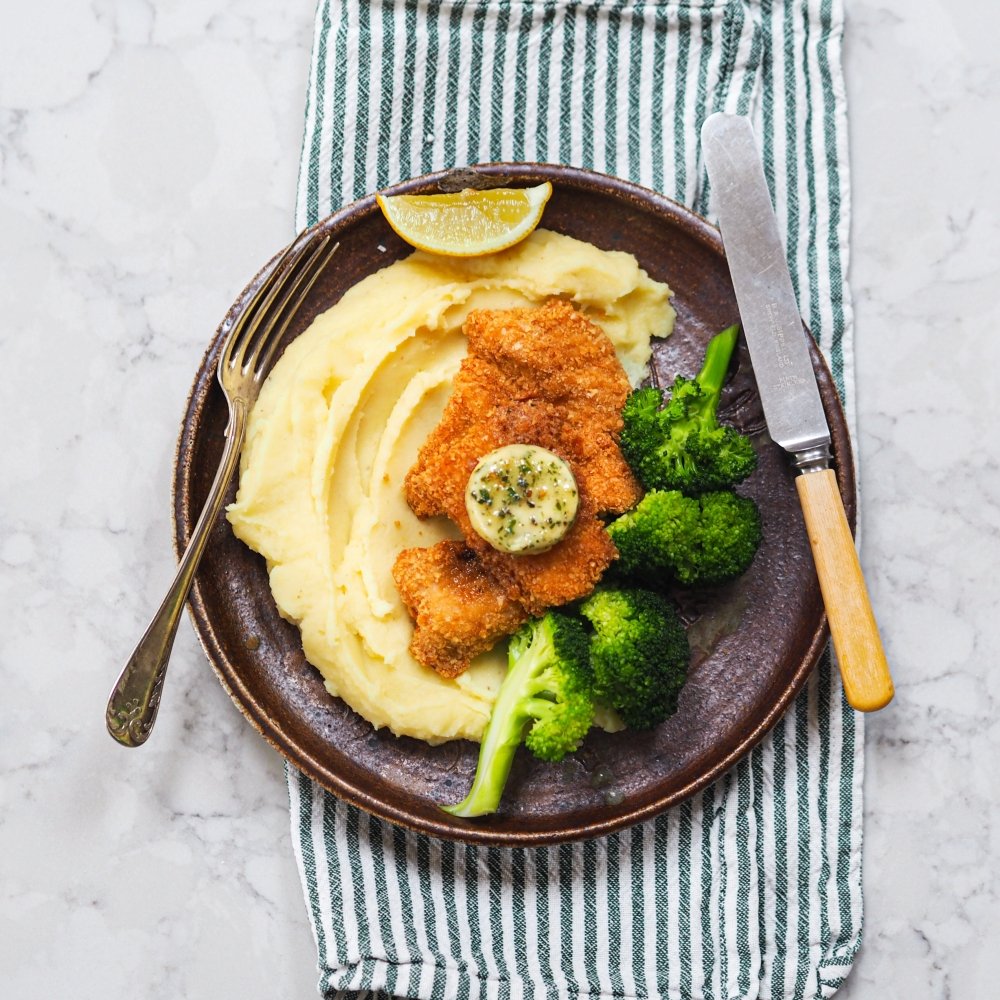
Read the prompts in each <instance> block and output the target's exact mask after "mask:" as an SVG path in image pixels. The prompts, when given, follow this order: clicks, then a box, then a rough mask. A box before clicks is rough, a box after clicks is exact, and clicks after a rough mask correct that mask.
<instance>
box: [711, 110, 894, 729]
mask: <svg viewBox="0 0 1000 1000" xmlns="http://www.w3.org/2000/svg"><path fill="white" fill-rule="evenodd" d="M701 142H702V152H703V155H704V158H705V167H706V169H707V171H708V179H709V182H710V184H711V193H712V203H713V206H714V207H715V210H716V213H717V215H718V219H719V229H720V230H721V232H722V242H723V246H724V248H725V252H726V259H727V261H728V264H729V270H730V274H731V276H732V279H733V288H734V290H735V292H736V304H737V307H738V308H739V313H740V323H741V325H742V327H743V333H744V336H745V337H746V341H747V347H748V348H749V351H750V363H751V365H752V366H753V370H754V375H755V377H756V380H757V387H758V390H759V393H760V400H761V405H762V407H763V410H764V418H765V420H766V421H767V429H768V433H769V434H770V435H771V438H772V440H773V441H775V442H776V443H777V444H778V445H780V446H781V447H782V448H784V449H785V450H786V451H787V452H789V454H790V455H791V461H792V464H793V465H794V466H795V467H796V469H798V471H799V475H798V477H797V479H796V481H795V483H796V489H797V492H798V495H799V500H800V502H801V505H802V513H803V518H804V520H805V526H806V531H807V534H808V536H809V543H810V547H811V549H812V553H813V559H814V561H815V564H816V573H817V576H818V578H819V584H820V591H821V593H822V595H823V603H824V605H825V607H826V615H827V620H828V622H829V625H830V636H831V639H832V640H833V647H834V650H835V652H836V655H837V662H838V664H839V666H840V672H841V676H842V678H843V681H844V692H845V694H846V695H847V700H848V702H849V703H850V704H851V705H852V706H853V707H854V708H856V709H858V710H860V711H864V712H872V711H876V710H877V709H880V708H882V707H884V706H885V705H887V704H888V703H889V701H891V699H892V696H893V693H894V689H893V683H892V678H891V676H890V673H889V666H888V663H887V661H886V657H885V651H884V649H883V646H882V640H881V637H880V635H879V631H878V625H877V624H876V622H875V616H874V614H873V612H872V608H871V601H870V599H869V597H868V590H867V587H866V586H865V581H864V577H863V575H862V572H861V565H860V562H859V561H858V555H857V550H856V548H855V545H854V538H853V536H852V534H851V529H850V526H849V525H848V523H847V516H846V514H845V512H844V504H843V500H842V498H841V496H840V490H839V489H838V487H837V479H836V475H835V473H834V471H833V469H831V468H830V462H831V455H830V428H829V425H828V424H827V421H826V415H825V414H824V412H823V403H822V400H821V399H820V395H819V387H818V386H817V384H816V376H815V373H814V371H813V366H812V360H811V359H810V356H809V350H808V347H807V342H806V337H807V336H808V334H807V332H806V330H805V328H804V326H803V323H802V316H801V314H800V313H799V307H798V304H797V302H796V299H795V289H794V286H793V285H792V278H791V274H790V273H789V270H788V264H787V262H786V257H785V248H784V244H783V243H782V240H781V234H780V231H779V228H778V220H777V218H776V216H775V214H774V207H773V206H772V204H771V194H770V191H769V189H768V186H767V180H766V178H765V176H764V167H763V163H762V161H761V157H760V152H759V151H758V147H757V142H756V139H755V137H754V133H753V128H752V126H751V125H750V121H749V119H747V118H744V117H742V116H739V115H730V114H724V113H716V114H713V115H710V116H709V117H708V118H707V119H706V120H705V123H704V124H703V126H702V129H701Z"/></svg>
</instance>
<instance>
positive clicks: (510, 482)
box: [465, 444, 579, 555]
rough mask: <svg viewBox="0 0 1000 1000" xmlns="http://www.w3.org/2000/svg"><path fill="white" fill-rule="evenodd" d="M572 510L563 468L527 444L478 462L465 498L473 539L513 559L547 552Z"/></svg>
mask: <svg viewBox="0 0 1000 1000" xmlns="http://www.w3.org/2000/svg"><path fill="white" fill-rule="evenodd" d="M578 504H579V494H578V491H577V486H576V479H575V478H574V476H573V472H572V470H571V469H570V467H569V465H567V464H566V462H564V461H563V460H562V459H561V458H560V457H559V456H558V455H555V454H553V453H552V452H551V451H547V450H546V449H545V448H539V447H538V446H537V445H529V444H509V445H505V446H504V447H503V448H498V449H497V450H496V451H491V452H490V453H489V454H488V455H485V456H484V457H483V458H481V459H480V460H479V462H478V463H477V465H476V467H475V469H473V470H472V475H471V476H470V477H469V485H468V487H467V489H466V494H465V508H466V510H467V511H468V514H469V520H470V521H471V522H472V527H473V528H474V529H475V530H476V533H477V534H478V535H480V536H481V537H482V538H484V539H485V540H486V541H487V542H489V543H490V545H492V546H493V548H495V549H497V550H499V551H500V552H508V553H511V554H513V555H527V554H530V553H533V552H544V551H545V550H546V549H550V548H552V546H553V545H555V544H556V543H557V542H558V541H560V540H561V539H562V538H563V536H564V535H565V534H566V532H567V531H569V529H570V527H571V526H572V524H573V521H574V519H575V518H576V511H577V506H578Z"/></svg>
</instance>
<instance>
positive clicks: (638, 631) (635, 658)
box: [580, 589, 691, 729]
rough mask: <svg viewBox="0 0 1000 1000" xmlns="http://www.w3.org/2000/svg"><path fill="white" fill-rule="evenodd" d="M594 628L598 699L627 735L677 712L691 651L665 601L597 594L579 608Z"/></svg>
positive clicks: (641, 593) (646, 594)
mask: <svg viewBox="0 0 1000 1000" xmlns="http://www.w3.org/2000/svg"><path fill="white" fill-rule="evenodd" d="M580 612H581V614H583V615H584V617H585V618H587V620H588V621H589V622H590V623H591V625H593V627H594V634H593V635H592V636H591V638H590V660H591V664H592V666H593V670H594V685H595V688H594V689H595V693H596V695H597V697H598V698H599V699H600V700H601V701H604V702H606V703H607V704H609V705H611V706H612V707H613V708H615V709H616V710H617V711H618V714H619V715H620V716H621V717H622V721H623V722H624V723H625V724H626V725H627V726H628V727H629V728H631V729H652V728H653V726H656V725H658V724H659V723H661V722H662V721H663V720H664V719H665V718H667V716H669V715H672V714H673V713H674V712H675V711H676V710H677V696H678V694H679V693H680V690H681V687H682V686H683V685H684V680H685V677H686V676H687V668H688V663H689V661H690V659H691V648H690V646H689V644H688V638H687V633H686V632H685V630H684V625H683V623H682V622H681V620H680V618H679V617H678V615H677V612H676V611H675V610H674V608H673V606H672V605H671V604H670V603H669V601H667V599H666V598H664V597H662V596H661V595H660V594H656V593H654V592H653V591H650V590H641V589H623V590H598V591H596V592H595V593H593V594H592V595H591V596H590V597H588V598H587V599H586V600H585V601H584V602H583V604H582V605H581V606H580Z"/></svg>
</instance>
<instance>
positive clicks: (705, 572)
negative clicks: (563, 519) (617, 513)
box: [608, 490, 761, 587]
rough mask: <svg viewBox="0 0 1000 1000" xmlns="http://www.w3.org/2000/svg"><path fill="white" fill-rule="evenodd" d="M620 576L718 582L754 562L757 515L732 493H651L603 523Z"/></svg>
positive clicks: (750, 503) (749, 503) (758, 529)
mask: <svg viewBox="0 0 1000 1000" xmlns="http://www.w3.org/2000/svg"><path fill="white" fill-rule="evenodd" d="M608 533H609V534H610V535H611V540H612V541H613V542H614V543H615V547H616V548H617V549H618V557H619V558H618V563H617V564H616V571H617V572H618V573H620V574H622V575H625V576H638V577H639V578H650V577H654V576H656V575H659V576H661V577H662V576H664V575H665V576H667V577H668V578H670V579H673V580H676V581H677V582H678V583H680V584H682V585H683V586H686V587H695V586H706V585H711V584H716V583H723V582H725V581H726V580H731V579H733V578H734V577H737V576H739V575H740V574H741V573H742V572H744V570H746V568H747V567H748V566H749V565H750V563H751V562H752V561H753V557H754V556H755V555H756V553H757V549H758V547H759V546H760V542H761V523H760V512H759V511H758V509H757V505H756V504H755V503H754V502H753V500H751V499H749V498H748V497H741V496H737V495H736V494H735V493H733V492H732V491H731V490H721V491H718V492H714V493H705V494H702V495H701V496H699V497H686V496H684V494H683V493H680V492H679V491H678V490H651V491H650V492H649V493H647V494H646V495H645V496H644V497H643V498H642V500H640V501H639V504H638V506H637V507H635V508H634V509H633V510H631V511H629V512H628V513H627V514H623V515H622V516H621V517H619V518H617V519H616V520H614V521H612V522H611V524H609V525H608Z"/></svg>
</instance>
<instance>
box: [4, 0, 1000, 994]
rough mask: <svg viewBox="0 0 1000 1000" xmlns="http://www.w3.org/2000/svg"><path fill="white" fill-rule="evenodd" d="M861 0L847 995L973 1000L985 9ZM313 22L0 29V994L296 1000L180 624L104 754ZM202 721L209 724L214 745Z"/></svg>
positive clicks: (977, 977) (279, 932) (290, 887)
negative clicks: (154, 704)
mask: <svg viewBox="0 0 1000 1000" xmlns="http://www.w3.org/2000/svg"><path fill="white" fill-rule="evenodd" d="M958 6H959V5H955V4H951V3H947V2H945V0H882V2H879V0H848V2H847V7H848V18H849V20H848V29H847V31H848V34H847V44H846V69H847V76H848V85H849V95H850V113H851V140H852V181H853V191H854V228H853V243H852V257H851V269H850V280H851V284H852V288H853V293H854V299H855V309H856V335H857V401H858V428H859V438H858V451H859V462H860V469H861V477H862V561H863V564H864V566H865V568H866V571H867V575H868V580H869V586H870V589H871V592H872V597H873V600H874V604H875V607H876V612H877V614H878V616H879V618H880V621H881V625H882V629H883V632H884V635H885V639H886V646H887V651H888V654H889V659H890V661H891V663H892V664H893V667H894V672H895V676H896V682H897V696H896V700H895V702H894V703H893V705H892V706H891V708H890V709H888V710H886V711H885V712H882V713H879V714H877V715H875V716H872V717H870V718H869V721H868V728H867V733H868V739H867V748H866V764H867V774H866V818H865V899H866V927H865V939H864V945H863V949H862V951H861V954H860V957H859V959H858V962H857V965H856V968H855V970H854V972H853V973H852V975H851V977H850V978H849V979H848V981H847V984H846V985H845V986H844V988H843V989H842V991H841V993H840V994H839V995H840V996H842V997H844V998H847V1000H859V998H862V997H870V996H878V997H880V998H883V1000H891V998H896V997H899V998H903V997H906V998H908V1000H909V998H914V997H933V998H946V997H947V998H951V1000H981V998H984V997H986V996H989V995H991V991H992V990H994V989H995V987H994V985H993V983H994V978H995V977H994V973H993V969H992V963H991V962H990V964H989V965H988V964H987V961H988V958H991V955H990V954H989V953H990V952H991V951H992V950H993V948H994V947H995V945H994V942H995V941H996V940H997V939H1000V900H998V888H1000V886H998V877H997V874H996V872H997V871H998V870H1000V865H998V864H997V859H998V856H1000V843H998V836H1000V834H998V831H1000V793H998V791H997V783H996V769H997V761H998V753H1000V724H998V721H997V706H998V704H1000V671H998V670H996V669H995V667H994V663H993V657H994V656H996V655H997V654H998V652H1000V642H998V639H1000V613H998V608H997V588H996V585H995V579H996V567H997V565H1000V469H998V461H997V450H996V441H997V440H998V437H1000V426H998V425H1000V419H998V418H1000V412H998V406H1000V404H998V396H1000V393H998V388H1000V387H998V381H997V371H998V370H1000V335H998V334H997V327H998V325H1000V324H998V320H1000V310H998V306H997V295H996V288H997V284H998V273H997V272H998V270H1000V211H998V209H1000V195H998V193H997V185H996V181H995V175H996V167H995V163H996V160H997V156H998V154H1000V140H998V139H997V134H996V130H995V127H994V126H995V123H996V122H997V120H998V119H1000V64H998V63H997V60H996V55H995V38H996V36H997V29H998V28H1000V8H998V6H997V5H996V4H994V3H991V2H989V0H971V2H969V3H966V4H963V5H961V6H962V8H963V12H962V13H961V14H959V13H957V7H958ZM312 16H313V10H312V2H311V0H295V2H288V0H241V2H237V0H191V2H185V3H181V2H179V0H174V2H168V3H165V4H157V5H156V6H155V9H154V6H153V4H152V3H150V2H149V0H93V2H91V3H66V2H64V0H34V2H33V3H31V4H18V5H14V4H7V5H5V7H4V12H3V13H2V14H0V261H2V270H0V275H2V276H0V315H3V316H4V323H3V324H2V327H0V342H2V347H3V353H4V358H5V377H4V379H3V382H2V390H0V393H2V418H3V429H2V433H3V454H4V457H5V462H4V476H3V481H4V486H3V490H2V511H3V516H2V520H0V566H2V586H3V598H2V607H3V610H4V628H3V630H2V633H0V685H2V687H0V690H2V692H3V693H2V695H0V981H2V982H3V984H4V985H3V988H2V989H0V993H3V995H4V996H5V997H8V996H9V997H27V996H45V997H56V996H68V995H72V996H74V997H77V998H79V1000H90V998H98V997H101V998H104V997H107V996H110V995H120V994H123V993H126V992H127V993H128V994H130V995H133V996H139V997H143V998H144V1000H157V998H161V997H162V998H171V1000H179V998H203V997H204V998H209V997H211V998H217V997H240V998H242V1000H255V998H261V1000H263V998H268V1000H271V998H274V997H282V998H307V997H311V996H314V995H315V981H316V975H315V958H316V955H315V949H314V945H313V941H312V937H311V933H310V929H309V925H308V922H307V919H306V912H305V907H304V905H303V899H302V893H301V889H300V886H299V881H298V875H297V872H296V870H295V864H294V861H293V856H292V850H291V845H290V839H289V830H288V804H287V798H286V791H285V781H284V775H283V765H282V762H281V759H280V758H279V757H278V756H277V755H276V754H275V753H274V752H272V751H271V750H270V749H269V748H268V747H267V746H266V744H264V742H263V741H262V740H260V739H259V738H258V737H257V736H256V735H255V734H254V733H253V731H252V730H251V728H250V727H249V726H248V725H247V724H246V723H245V722H244V720H243V718H242V716H241V715H239V713H238V712H237V710H236V709H235V708H234V706H233V705H232V703H231V702H230V700H229V699H228V697H227V696H226V694H225V693H224V692H223V690H222V688H221V687H220V686H219V685H218V684H217V683H216V682H215V681H214V679H213V678H212V676H211V673H210V672H208V671H207V669H206V666H205V661H204V658H203V656H202V653H201V651H200V649H199V647H198V646H197V643H196V641H195V639H194V636H193V632H192V630H191V628H190V626H189V624H188V622H187V621H186V620H185V621H184V622H183V623H182V626H181V630H180V633H179V637H178V640H177V645H176V647H175V653H174V660H173V664H172V667H171V674H170V677H169V678H168V683H167V686H166V692H165V695H164V698H163V705H162V710H161V714H160V720H159V722H158V724H157V730H156V732H155V733H154V736H153V738H152V740H151V741H150V743H149V744H148V745H147V746H146V747H145V748H144V749H143V751H141V752H139V753H134V754H133V753H127V752H125V751H124V750H121V749H120V748H118V747H117V746H115V745H114V744H113V743H112V741H111V740H110V739H108V737H107V735H106V733H105V732H104V729H103V712H104V702H105V698H106V696H107V691H108V688H109V686H110V683H111V681H112V680H113V678H114V675H115V673H116V671H117V669H118V666H119V664H120V662H121V660H122V658H123V656H124V655H125V654H127V652H128V650H129V648H131V645H132V644H133V642H134V641H135V638H136V637H137V636H138V635H139V633H140V632H141V630H142V628H143V627H144V625H145V622H146V620H147V618H148V615H149V614H150V612H151V610H152V609H153V608H154V607H155V606H156V605H157V604H158V603H159V600H160V598H161V597H162V593H163V591H164V588H165V586H166V584H167V583H168V581H169V576H170V574H171V568H170V556H169V553H170V525H169V504H168V500H167V498H168V496H169V490H170V459H171V457H172V454H173V448H174V442H175V437H176V432H177V425H178V421H179V418H180V414H181V404H182V401H183V400H184V398H185V395H186V393H187V390H188V387H189V383H190V380H191V377H192V374H193V371H194V368H195V366H196V363H197V360H198V359H199V358H200V356H201V353H202V351H203V349H204V346H205V344H206V341H207V338H208V336H209V334H210V332H211V331H212V330H213V329H214V328H215V326H216V325H217V323H218V321H219V319H220V316H221V314H222V312H224V310H225V308H226V307H227V305H228V303H229V302H231V301H232V299H233V298H234V297H235V295H236V293H237V292H238V291H239V289H240V288H241V287H242V286H243V284H244V282H245V281H246V279H247V278H248V276H249V275H251V274H252V273H253V272H254V271H255V270H256V268H257V267H258V266H259V265H260V264H261V262H262V261H264V260H266V259H267V258H268V257H269V256H270V254H271V253H272V252H273V250H274V249H275V248H276V247H278V246H280V245H281V244H282V243H284V242H285V241H286V240H287V239H288V238H289V237H290V235H291V220H292V218H293V209H294V196H295V183H296V168H297V163H298V155H299V148H300V144H301V107H302V102H303V98H304V94H305V88H306V74H307V68H308V61H309V48H310V43H311V36H312V24H311V22H312ZM206 720H210V724H209V723H207V722H206Z"/></svg>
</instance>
